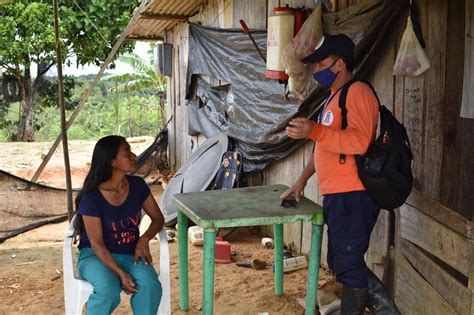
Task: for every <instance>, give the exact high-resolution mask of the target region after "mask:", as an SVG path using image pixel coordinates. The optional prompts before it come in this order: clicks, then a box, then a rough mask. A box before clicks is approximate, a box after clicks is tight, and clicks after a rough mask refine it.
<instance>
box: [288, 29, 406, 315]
mask: <svg viewBox="0 0 474 315" xmlns="http://www.w3.org/2000/svg"><path fill="white" fill-rule="evenodd" d="M302 61H303V62H304V63H307V64H309V65H310V66H311V67H312V69H313V78H314V79H315V80H316V81H317V82H318V84H319V85H320V86H321V87H323V88H325V89H327V90H330V92H331V94H330V96H329V97H328V98H327V99H326V101H325V103H324V108H323V109H322V112H321V114H320V115H319V118H318V122H314V121H312V120H309V119H306V118H301V117H300V118H295V119H293V120H291V121H290V123H289V126H288V127H287V128H286V133H287V134H288V136H289V137H290V138H293V139H305V138H308V139H311V140H313V141H314V142H315V148H314V153H313V156H312V157H311V159H310V160H309V162H308V165H307V166H306V167H305V169H304V170H303V172H302V173H301V175H300V176H299V178H298V180H297V181H296V182H295V183H294V184H293V186H291V187H290V188H289V189H288V190H287V191H286V192H285V193H283V195H282V198H283V197H286V196H288V195H290V194H292V193H294V194H295V197H296V199H297V200H299V199H300V198H301V193H302V191H303V189H304V187H305V186H306V183H307V181H308V179H309V178H310V177H311V176H312V175H313V174H314V173H315V172H316V174H317V178H318V182H319V188H320V191H321V194H322V195H323V196H324V202H323V209H324V218H325V223H326V224H327V225H328V255H327V260H328V265H329V268H330V269H331V270H332V271H333V272H334V273H335V274H336V280H337V281H338V282H339V283H341V284H342V285H343V290H342V297H341V314H343V315H344V314H364V310H365V308H366V306H368V307H369V309H370V310H371V311H372V312H375V313H376V314H399V312H398V310H397V309H396V307H395V305H394V303H393V301H392V300H391V298H390V296H389V295H388V293H387V292H386V290H385V289H384V288H383V285H382V284H381V282H380V281H379V280H378V279H377V277H376V276H375V275H373V274H372V273H371V271H370V270H369V269H368V268H367V266H366V264H365V260H364V254H365V252H366V251H367V248H368V246H369V240H370V234H371V232H372V229H373V227H374V225H375V222H376V221H377V217H378V215H379V212H380V208H379V207H378V206H377V205H376V204H375V202H374V201H373V200H372V198H371V197H370V196H369V195H368V193H367V191H366V190H365V188H364V185H363V184H362V182H361V180H360V179H359V176H358V173H357V166H356V162H355V157H354V155H358V154H364V153H365V152H366V151H367V149H368V147H369V145H370V144H371V143H372V142H373V141H374V139H375V133H376V127H377V120H378V113H379V104H378V101H377V97H376V96H375V95H374V93H373V91H372V89H371V87H370V86H369V85H367V84H365V83H363V82H354V83H353V84H351V85H350V89H349V90H348V93H347V98H346V108H347V127H346V128H342V124H343V123H342V115H341V109H340V107H339V97H340V92H341V90H342V88H343V87H344V85H345V84H347V83H348V82H349V81H351V80H353V76H352V70H353V69H354V43H353V42H352V40H351V39H350V38H349V37H347V36H345V35H342V34H340V35H334V36H331V35H326V36H325V37H323V38H322V39H321V41H320V42H319V43H318V45H317V46H316V48H315V50H314V51H313V53H312V54H311V55H309V56H306V57H305V58H303V60H302ZM375 290H377V292H374V291H375Z"/></svg>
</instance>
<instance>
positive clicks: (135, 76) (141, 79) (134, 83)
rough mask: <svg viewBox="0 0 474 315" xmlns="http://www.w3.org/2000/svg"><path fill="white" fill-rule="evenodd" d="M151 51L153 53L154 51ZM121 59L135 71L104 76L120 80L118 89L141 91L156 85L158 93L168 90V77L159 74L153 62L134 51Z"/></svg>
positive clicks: (106, 78) (120, 58) (108, 78)
mask: <svg viewBox="0 0 474 315" xmlns="http://www.w3.org/2000/svg"><path fill="white" fill-rule="evenodd" d="M151 52H152V53H153V51H151ZM149 53H150V51H149ZM119 60H120V61H121V62H123V63H126V64H128V65H130V66H131V67H132V68H133V72H132V73H125V74H115V75H109V76H106V77H104V78H103V80H105V81H110V80H112V81H117V82H120V85H119V86H118V87H117V88H116V91H119V92H130V91H139V90H142V89H146V88H150V87H154V88H155V89H156V92H157V93H163V92H165V91H166V77H164V76H160V75H158V74H157V73H156V71H155V69H154V68H153V64H152V63H151V62H148V61H146V60H145V59H143V58H141V57H140V56H138V55H136V54H134V53H130V54H126V55H123V56H120V57H119Z"/></svg>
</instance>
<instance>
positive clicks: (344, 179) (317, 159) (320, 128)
mask: <svg viewBox="0 0 474 315" xmlns="http://www.w3.org/2000/svg"><path fill="white" fill-rule="evenodd" d="M331 93H337V94H336V95H335V96H334V97H333V98H332V99H331V101H330V102H329V103H328V104H326V106H325V108H324V110H323V114H322V119H321V123H316V122H313V130H312V131H311V134H310V135H309V138H310V139H311V140H313V141H315V142H316V145H315V149H314V164H315V169H316V175H317V177H318V182H319V188H320V191H321V194H322V195H326V194H334V193H342V192H349V191H358V190H365V188H364V185H363V184H362V182H361V181H360V179H359V176H358V174H357V166H356V163H355V158H354V155H355V154H364V153H365V152H366V151H367V149H368V147H369V145H370V144H371V143H372V142H373V141H374V139H375V132H376V128H377V121H378V117H379V104H378V102H377V98H376V96H375V95H374V93H373V91H372V89H371V88H370V87H369V86H368V85H367V84H365V83H363V82H355V83H353V84H352V85H351V86H350V88H349V91H348V93H347V98H346V107H347V129H344V130H341V125H342V116H341V109H340V108H339V96H340V93H341V92H340V91H335V90H332V91H331ZM340 154H346V162H345V163H344V164H341V163H340V161H339V157H340Z"/></svg>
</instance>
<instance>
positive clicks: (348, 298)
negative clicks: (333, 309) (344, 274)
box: [341, 286, 369, 315]
mask: <svg viewBox="0 0 474 315" xmlns="http://www.w3.org/2000/svg"><path fill="white" fill-rule="evenodd" d="M368 296H369V290H368V289H367V288H365V289H353V288H349V287H346V286H343V287H342V296H341V315H364V312H365V307H366V306H367V300H368Z"/></svg>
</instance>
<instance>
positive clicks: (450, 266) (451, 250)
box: [394, 192, 474, 315]
mask: <svg viewBox="0 0 474 315" xmlns="http://www.w3.org/2000/svg"><path fill="white" fill-rule="evenodd" d="M399 218H400V221H399V225H400V234H399V238H398V242H397V243H398V245H399V246H398V250H397V255H396V259H395V260H396V262H395V275H394V278H395V279H394V281H395V292H394V296H395V301H396V303H397V305H398V307H399V308H400V311H401V312H402V314H459V315H468V314H473V313H472V312H473V311H474V293H473V288H474V273H473V270H474V240H473V235H472V229H473V223H472V221H469V220H467V219H466V218H463V217H462V216H460V215H459V214H457V213H456V212H454V211H452V210H450V209H447V208H445V207H443V206H442V205H441V204H439V203H438V202H436V201H434V200H432V199H429V198H426V197H424V196H422V195H421V194H420V193H418V192H415V193H414V194H413V195H412V196H411V197H410V199H409V200H408V201H407V203H406V204H405V205H404V206H402V207H401V208H400V211H399ZM448 226H449V227H448Z"/></svg>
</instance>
